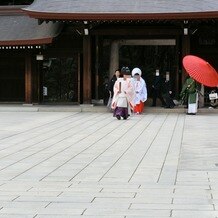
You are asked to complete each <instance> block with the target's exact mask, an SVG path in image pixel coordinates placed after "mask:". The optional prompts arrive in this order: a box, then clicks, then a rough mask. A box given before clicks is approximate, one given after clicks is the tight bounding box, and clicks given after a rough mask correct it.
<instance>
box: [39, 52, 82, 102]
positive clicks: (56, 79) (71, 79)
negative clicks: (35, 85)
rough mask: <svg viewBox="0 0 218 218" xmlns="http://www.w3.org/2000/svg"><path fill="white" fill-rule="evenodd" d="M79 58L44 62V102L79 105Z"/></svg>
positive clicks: (52, 59) (55, 59)
mask: <svg viewBox="0 0 218 218" xmlns="http://www.w3.org/2000/svg"><path fill="white" fill-rule="evenodd" d="M78 65H79V61H78V56H76V55H75V57H69V58H49V59H47V60H45V61H44V62H43V71H42V74H43V75H42V80H43V102H50V103H59V102H60V103H64V102H66V103H79V101H80V100H79V99H80V89H79V80H80V79H79V75H80V72H79V70H78V69H79V68H78Z"/></svg>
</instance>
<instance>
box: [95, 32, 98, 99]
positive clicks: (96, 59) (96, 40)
mask: <svg viewBox="0 0 218 218" xmlns="http://www.w3.org/2000/svg"><path fill="white" fill-rule="evenodd" d="M98 71H99V40H98V36H96V38H95V99H98V98H99V96H98V88H99V72H98Z"/></svg>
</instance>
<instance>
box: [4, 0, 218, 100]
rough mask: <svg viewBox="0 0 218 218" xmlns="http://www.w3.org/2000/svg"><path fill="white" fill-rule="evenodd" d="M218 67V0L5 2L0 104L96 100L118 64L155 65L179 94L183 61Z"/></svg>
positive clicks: (146, 71) (149, 68) (145, 68)
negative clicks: (193, 58)
mask: <svg viewBox="0 0 218 218" xmlns="http://www.w3.org/2000/svg"><path fill="white" fill-rule="evenodd" d="M187 54H193V55H197V56H200V57H202V58H204V59H206V60H207V61H209V62H210V63H211V64H212V65H213V66H214V67H215V68H216V69H218V1H217V0H202V1H200V3H199V0H183V1H181V0H153V1H149V0H134V1H130V0H126V1H121V0H107V1H106V0H89V1H88V0H79V1H78V0H47V1H45V0H35V1H34V2H33V3H32V4H30V5H25V6H0V102H25V103H28V104H29V103H49V102H54V103H66V102H68V103H69V102H71V103H85V104H86V103H87V104H89V103H91V101H92V99H101V98H103V92H104V82H105V80H106V79H107V78H108V77H109V78H110V77H111V76H112V75H113V73H114V71H115V70H116V69H117V68H120V67H122V66H129V67H130V69H132V68H134V67H139V68H141V69H142V72H143V77H144V78H145V80H146V82H147V86H148V90H150V86H151V83H152V77H153V75H154V73H155V70H156V69H160V72H161V74H162V75H165V74H166V72H169V73H170V78H171V80H172V82H173V89H174V93H175V95H178V93H179V91H180V90H181V86H182V82H183V81H184V78H185V77H186V73H185V72H184V69H183V68H182V64H181V62H182V61H181V60H182V58H183V57H184V56H185V55H187Z"/></svg>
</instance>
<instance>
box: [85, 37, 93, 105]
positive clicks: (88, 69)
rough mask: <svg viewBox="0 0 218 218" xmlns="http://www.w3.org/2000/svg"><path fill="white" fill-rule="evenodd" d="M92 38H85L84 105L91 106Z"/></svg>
mask: <svg viewBox="0 0 218 218" xmlns="http://www.w3.org/2000/svg"><path fill="white" fill-rule="evenodd" d="M91 76H92V75H91V37H90V36H84V37H83V104H91V100H92V93H91V90H92V89H91V79H92V78H91Z"/></svg>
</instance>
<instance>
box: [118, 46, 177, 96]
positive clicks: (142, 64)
mask: <svg viewBox="0 0 218 218" xmlns="http://www.w3.org/2000/svg"><path fill="white" fill-rule="evenodd" d="M119 64H120V66H128V67H129V68H130V69H133V68H135V67H139V68H140V69H141V70H142V77H143V78H144V79H145V81H146V84H147V88H148V94H149V95H150V94H151V85H152V80H153V76H154V74H155V71H156V69H159V70H160V73H161V75H162V76H163V77H165V75H166V72H169V73H170V80H171V82H172V84H173V86H174V87H173V88H174V89H176V85H177V67H178V66H177V59H176V46H173V45H170V46H169V45H168V46H165V45H164V46H162V45H156V46H154V45H150V46H143V45H137V46H132V45H131V46H130V45H123V46H121V47H120V49H119Z"/></svg>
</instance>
